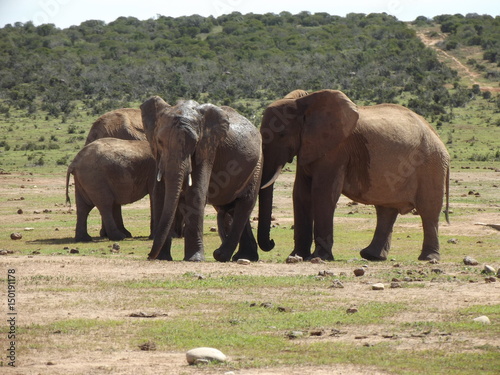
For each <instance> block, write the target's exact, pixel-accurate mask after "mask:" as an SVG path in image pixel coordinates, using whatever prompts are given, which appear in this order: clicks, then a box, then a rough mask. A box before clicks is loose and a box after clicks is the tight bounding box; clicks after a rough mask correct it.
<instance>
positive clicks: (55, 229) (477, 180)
mask: <svg viewBox="0 0 500 375" xmlns="http://www.w3.org/2000/svg"><path fill="white" fill-rule="evenodd" d="M490 84H491V83H490ZM496 84H497V83H496ZM497 85H498V84H497ZM495 100H496V97H495V95H494V96H493V97H492V99H491V100H486V99H483V98H482V97H480V96H478V97H477V98H476V99H475V100H473V101H472V102H471V103H470V104H469V105H468V106H467V107H466V108H460V109H456V110H454V114H455V117H454V119H453V121H452V122H451V123H444V124H441V126H440V127H439V128H438V132H439V134H440V136H441V138H442V139H443V141H444V142H445V143H446V144H447V147H448V149H449V152H450V155H451V156H452V169H451V192H450V201H451V210H452V214H451V225H446V224H443V225H442V226H441V228H440V231H441V237H440V238H441V246H442V261H441V262H440V263H438V264H430V263H422V262H418V261H417V260H416V259H417V256H418V253H419V249H420V246H421V242H422V230H421V225H420V218H419V217H418V216H414V215H406V216H403V217H400V218H399V219H398V221H397V223H396V226H395V231H394V235H393V247H392V250H391V256H392V260H391V261H387V262H383V263H368V262H365V261H363V260H361V259H360V258H359V250H360V249H362V248H363V247H364V246H366V245H367V244H368V243H369V241H370V239H371V236H372V234H373V230H374V227H375V213H374V209H373V208H372V207H371V206H364V205H353V204H352V202H350V201H349V200H347V199H346V198H342V199H341V201H340V202H339V205H338V208H337V212H336V217H335V246H334V254H335V257H336V260H335V261H334V262H328V263H319V264H312V263H299V264H285V263H284V260H285V258H286V257H287V255H288V254H289V252H290V251H291V249H292V247H293V230H292V229H291V226H292V224H293V214H292V207H291V195H292V190H291V189H292V185H293V178H294V169H295V167H294V165H291V166H290V168H289V169H288V170H286V171H285V172H284V173H283V174H282V175H281V177H280V178H279V180H278V182H277V188H276V201H275V206H276V207H275V211H274V215H275V216H276V220H275V221H274V222H273V224H274V228H273V229H272V232H271V233H272V237H273V238H274V240H275V242H276V248H275V249H274V250H273V251H271V252H269V253H263V252H261V253H260V255H261V261H260V262H257V263H253V264H251V265H248V266H244V265H239V264H235V263H228V264H220V263H216V262H214V260H213V258H212V255H211V253H212V251H213V250H214V249H215V248H217V247H218V245H219V238H218V235H217V234H216V233H214V232H212V231H211V230H210V228H211V227H214V226H215V215H214V211H213V209H211V208H209V207H207V210H206V217H205V226H204V228H205V237H204V240H205V247H206V256H207V261H206V262H203V263H186V262H180V261H174V262H166V263H165V262H159V261H154V262H148V261H146V257H147V253H148V252H149V249H150V246H151V241H150V240H149V239H148V235H149V233H148V227H149V224H148V220H149V212H148V201H147V199H143V200H141V201H139V202H136V203H134V204H132V205H128V206H126V207H124V221H125V225H126V226H127V228H128V229H129V230H130V231H131V232H132V234H133V235H134V238H132V239H127V240H125V241H122V242H121V243H120V250H119V251H118V252H113V251H112V245H113V243H112V242H110V241H108V240H106V239H99V238H97V237H96V239H95V241H94V242H92V243H85V244H83V243H74V242H73V236H74V226H75V220H76V216H75V212H74V210H73V209H72V208H70V207H67V206H65V204H64V201H65V196H64V180H65V173H66V165H67V164H68V163H69V162H70V161H71V160H72V158H73V157H74V155H75V154H76V153H77V152H78V150H79V149H80V148H81V147H82V145H83V142H84V138H85V136H86V133H87V130H88V129H89V127H90V124H91V123H92V122H93V120H94V119H95V118H94V116H91V115H90V114H87V113H85V111H84V110H83V109H82V110H81V111H79V114H78V115H77V116H74V117H69V118H66V119H64V120H63V119H61V118H58V119H53V118H47V117H45V115H44V114H41V113H37V114H34V115H29V116H27V115H25V114H24V113H20V112H15V111H14V112H10V113H9V116H8V117H7V116H3V115H2V116H0V127H1V129H2V132H1V136H0V141H1V142H2V147H0V150H1V151H0V170H1V171H2V174H1V175H0V181H1V183H0V249H2V250H6V251H8V252H9V254H7V255H2V256H0V281H1V282H2V284H3V285H6V283H7V276H8V270H15V277H16V305H15V308H16V309H17V310H16V312H17V313H18V315H17V326H16V329H17V331H16V339H15V340H16V341H15V345H16V365H17V366H18V367H17V369H15V370H14V371H13V372H12V373H22V374H68V373H71V374H136V373H142V374H159V373H165V374H222V373H225V372H229V371H233V372H234V373H236V374H260V375H261V374H285V373H286V374H337V373H339V374H340V373H342V374H351V373H352V374H365V373H366V374H368V373H369V374H382V373H383V374H415V373H430V374H477V373H478V372H480V373H481V374H497V373H498V368H499V367H500V359H499V358H500V357H499V353H500V341H499V337H500V298H499V296H500V293H499V291H500V283H499V282H491V280H489V281H488V282H487V281H486V278H487V277H488V278H489V277H490V275H485V274H483V273H482V270H483V267H484V265H486V264H488V265H491V266H493V267H495V268H497V269H498V268H499V267H500V241H499V239H500V237H499V232H498V231H496V230H495V229H493V228H492V227H489V226H486V225H480V224H479V223H482V224H500V155H499V152H500V126H499V124H500V113H499V110H498V108H497V107H496V104H495ZM131 105H133V106H136V105H137V103H135V104H134V103H132V104H131ZM256 116H257V117H258V116H259V115H258V113H257V112H256ZM255 121H256V122H258V119H257V118H256V120H255ZM254 216H257V215H256V213H255V214H254ZM443 222H444V220H443ZM254 224H255V226H256V224H257V221H254ZM99 228H100V218H99V216H98V214H97V212H93V213H92V214H91V216H90V221H89V232H90V234H91V235H93V236H97V234H98V232H99ZM13 232H19V233H21V234H22V236H23V238H22V239H21V240H18V241H13V240H11V239H10V234H11V233H13ZM182 248H183V244H182V240H174V245H173V255H174V259H177V260H179V259H182ZM72 250H78V253H71V252H72ZM466 255H469V256H472V257H474V258H476V259H477V260H478V261H479V264H478V265H477V266H467V265H464V264H463V262H462V259H463V258H464V256H466ZM362 266H365V268H366V274H365V275H364V276H362V277H356V276H354V273H353V270H354V269H355V268H358V267H362ZM325 271H327V272H325ZM335 280H338V281H340V283H341V284H342V285H343V288H335V287H333V285H338V283H337V284H336V283H335V282H334V281H335ZM395 280H397V281H395ZM376 282H382V283H384V284H385V290H383V291H374V290H372V289H371V285H372V284H373V283H376ZM392 283H397V284H395V285H393V286H397V287H394V288H390V286H391V284H392ZM1 296H2V297H1V298H4V300H2V301H0V304H1V306H2V307H1V309H0V312H1V314H2V320H3V321H4V323H2V324H0V348H1V352H2V355H1V357H0V366H3V367H4V368H7V364H8V359H6V356H5V353H6V350H7V348H8V346H7V345H8V344H9V345H10V343H9V341H8V339H7V336H8V333H9V327H8V326H7V324H6V323H5V319H4V318H5V317H6V316H7V315H6V314H7V311H6V310H5V309H6V307H7V300H6V297H5V294H4V293H2V294H1ZM351 308H356V309H357V312H348V309H351ZM350 311H353V310H350ZM480 315H486V316H488V317H489V319H490V320H491V324H489V325H485V324H481V323H477V322H474V321H473V318H476V317H478V316H480ZM199 346H212V347H217V348H219V349H220V350H222V351H223V352H224V353H226V354H227V355H228V356H229V357H230V361H229V362H228V363H226V364H211V365H209V366H195V367H193V366H188V365H187V362H186V361H185V359H184V354H183V353H184V352H185V351H186V350H189V349H191V348H194V347H199ZM2 371H3V369H2Z"/></svg>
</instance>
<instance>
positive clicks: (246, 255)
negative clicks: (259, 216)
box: [232, 220, 259, 262]
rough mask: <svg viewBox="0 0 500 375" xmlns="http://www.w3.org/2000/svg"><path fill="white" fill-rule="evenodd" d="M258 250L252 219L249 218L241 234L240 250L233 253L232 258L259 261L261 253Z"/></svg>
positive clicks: (234, 259)
mask: <svg viewBox="0 0 500 375" xmlns="http://www.w3.org/2000/svg"><path fill="white" fill-rule="evenodd" d="M257 250H258V249H257V241H255V237H254V235H253V232H252V226H251V225H250V220H248V221H247V223H246V224H245V228H244V229H243V233H242V234H241V239H240V246H239V248H238V252H237V253H236V254H234V255H233V259H232V260H233V261H237V260H238V259H248V260H249V261H252V262H257V261H258V260H259V253H258V251H257Z"/></svg>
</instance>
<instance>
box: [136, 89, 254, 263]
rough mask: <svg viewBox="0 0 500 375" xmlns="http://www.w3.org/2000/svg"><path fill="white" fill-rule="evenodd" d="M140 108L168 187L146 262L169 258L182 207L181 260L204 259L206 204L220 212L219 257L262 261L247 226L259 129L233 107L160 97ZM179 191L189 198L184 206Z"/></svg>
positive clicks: (166, 187) (252, 200)
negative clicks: (175, 216)
mask: <svg viewBox="0 0 500 375" xmlns="http://www.w3.org/2000/svg"><path fill="white" fill-rule="evenodd" d="M141 110H142V118H143V123H144V128H145V131H146V135H147V137H148V140H149V142H150V144H151V149H152V151H153V155H154V156H155V158H156V160H157V167H158V176H157V179H158V180H161V179H163V181H165V199H164V201H165V204H164V206H163V209H162V212H161V216H160V219H159V222H158V226H157V228H156V230H155V233H154V241H153V245H152V248H151V252H150V253H149V259H163V260H172V256H171V252H170V246H171V236H170V235H169V232H170V228H171V225H172V221H173V213H174V212H175V211H176V210H177V209H179V210H180V211H181V212H182V214H183V216H184V222H185V229H184V260H188V261H202V260H204V259H205V258H204V246H203V217H204V208H205V205H206V204H207V203H208V204H211V205H213V206H214V207H215V209H216V210H217V223H218V228H219V235H220V237H221V240H222V244H221V246H220V247H219V248H218V249H216V250H215V251H214V253H213V255H214V258H215V259H216V260H218V261H221V262H226V261H230V260H231V259H233V260H237V259H240V258H245V259H249V260H253V261H255V260H258V253H257V243H256V241H255V238H254V236H253V234H252V231H251V227H250V220H249V218H250V214H251V212H252V209H253V207H254V206H255V202H256V199H257V196H258V191H259V187H260V179H261V166H262V144H261V137H260V133H259V131H258V129H257V128H256V127H255V126H254V125H253V124H252V123H251V122H250V121H248V120H247V119H246V118H245V117H243V116H241V115H240V114H238V113H237V112H236V111H235V110H234V109H232V108H230V107H217V106H215V105H212V104H198V103H197V102H195V101H183V102H180V103H178V104H177V105H175V106H169V105H168V104H167V103H166V102H165V101H163V99H161V98H160V97H158V96H155V97H152V98H150V99H148V100H147V101H145V102H144V103H143V104H142V105H141ZM181 193H183V194H184V198H185V200H184V202H181V203H180V202H179V197H180V196H181ZM238 244H239V248H238V252H237V253H236V254H234V256H233V253H234V251H235V250H236V247H237V246H238ZM231 257H232V258H231Z"/></svg>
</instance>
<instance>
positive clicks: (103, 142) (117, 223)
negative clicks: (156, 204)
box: [66, 138, 156, 242]
mask: <svg viewBox="0 0 500 375" xmlns="http://www.w3.org/2000/svg"><path fill="white" fill-rule="evenodd" d="M155 167H156V161H155V159H154V158H153V154H152V153H151V148H150V147H149V143H148V142H147V141H130V140H122V139H116V138H102V139H98V140H96V141H94V142H92V143H90V144H88V145H87V146H85V147H84V148H83V149H82V150H81V151H80V152H79V153H78V154H77V155H76V156H75V158H74V160H73V162H72V163H71V164H70V165H69V167H68V171H67V173H66V201H67V202H69V194H68V185H69V180H70V174H72V175H73V176H74V179H75V202H76V214H77V220H76V229H75V241H77V242H85V241H92V237H91V236H90V235H89V234H88V231H87V218H88V215H89V213H90V211H91V210H92V209H93V208H94V207H97V209H98V210H99V213H100V214H101V218H102V224H103V225H102V229H101V233H100V235H101V237H108V238H109V239H110V240H112V241H120V240H123V239H124V238H126V237H131V236H132V235H131V234H130V232H129V231H128V230H127V229H126V228H125V226H124V225H123V219H122V212H121V206H122V205H124V204H128V203H133V202H135V201H137V200H139V199H141V198H143V197H144V196H146V195H147V194H150V195H151V194H152V193H153V187H154V178H155ZM151 210H153V207H152V205H151ZM152 216H153V215H152ZM150 229H151V232H152V231H153V223H152V222H151V228H150Z"/></svg>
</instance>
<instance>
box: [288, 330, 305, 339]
mask: <svg viewBox="0 0 500 375" xmlns="http://www.w3.org/2000/svg"><path fill="white" fill-rule="evenodd" d="M287 336H288V338H289V339H297V338H299V337H302V336H304V332H302V331H291V332H288V335H287Z"/></svg>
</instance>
